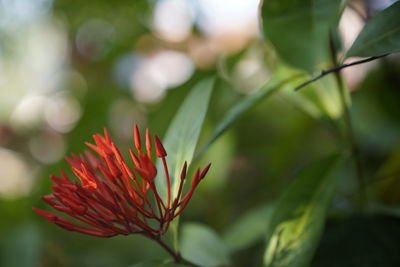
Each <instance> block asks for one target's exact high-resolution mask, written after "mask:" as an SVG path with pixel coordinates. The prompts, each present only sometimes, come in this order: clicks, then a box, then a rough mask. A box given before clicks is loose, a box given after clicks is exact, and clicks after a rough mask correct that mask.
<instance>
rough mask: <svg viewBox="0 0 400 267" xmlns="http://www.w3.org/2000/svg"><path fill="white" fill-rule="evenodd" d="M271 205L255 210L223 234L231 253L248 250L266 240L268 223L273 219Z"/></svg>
mask: <svg viewBox="0 0 400 267" xmlns="http://www.w3.org/2000/svg"><path fill="white" fill-rule="evenodd" d="M271 211H272V206H271V205H270V204H267V205H263V206H261V207H258V208H255V209H253V210H251V211H249V212H247V213H246V214H244V215H243V216H241V217H240V218H239V220H238V221H237V222H234V223H233V224H231V225H230V226H229V227H228V228H227V229H226V231H225V232H224V234H223V236H222V237H223V241H224V243H225V244H226V245H227V247H228V248H229V250H230V251H235V250H239V249H243V248H247V247H249V246H250V245H252V244H253V243H255V242H257V241H260V240H262V239H263V238H264V236H265V232H266V230H267V227H266V223H267V222H268V221H269V220H270V218H271Z"/></svg>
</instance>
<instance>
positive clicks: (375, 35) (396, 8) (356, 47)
mask: <svg viewBox="0 0 400 267" xmlns="http://www.w3.org/2000/svg"><path fill="white" fill-rule="evenodd" d="M399 14H400V2H396V3H394V4H393V5H391V6H390V7H388V8H386V9H384V10H383V11H381V12H379V13H377V14H376V15H375V16H374V17H372V18H371V19H370V20H369V21H368V22H367V24H365V26H364V28H363V29H362V31H361V33H360V34H359V35H358V37H357V39H356V40H355V41H354V43H353V45H352V46H351V48H350V49H349V51H348V52H347V57H352V56H359V57H370V56H380V55H384V54H389V53H395V52H398V51H400V15H399Z"/></svg>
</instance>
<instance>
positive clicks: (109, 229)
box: [33, 125, 211, 261]
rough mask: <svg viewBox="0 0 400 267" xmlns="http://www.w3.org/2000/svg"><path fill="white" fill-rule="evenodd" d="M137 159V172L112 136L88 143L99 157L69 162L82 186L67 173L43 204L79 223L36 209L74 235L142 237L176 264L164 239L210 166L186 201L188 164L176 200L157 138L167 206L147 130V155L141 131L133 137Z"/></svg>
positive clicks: (56, 180)
mask: <svg viewBox="0 0 400 267" xmlns="http://www.w3.org/2000/svg"><path fill="white" fill-rule="evenodd" d="M133 136H134V143H135V148H136V153H135V152H133V151H132V150H129V153H130V157H131V160H132V161H133V164H134V165H133V166H132V167H130V166H129V165H130V164H129V163H127V161H125V160H124V158H123V157H122V155H121V153H120V151H119V150H118V148H117V147H116V146H115V144H114V142H113V141H112V139H111V137H110V135H109V133H108V131H107V130H106V129H105V130H104V136H102V135H100V134H96V135H94V136H93V139H94V141H95V144H91V143H86V144H87V146H88V147H89V148H91V149H92V150H93V151H94V152H95V153H96V154H98V156H99V157H96V156H94V155H93V154H92V153H91V152H89V151H85V156H84V155H80V156H77V155H75V154H73V155H72V157H70V158H69V157H67V158H66V160H67V161H68V163H69V164H70V165H71V168H72V172H73V173H74V174H75V176H76V177H77V178H78V180H79V182H78V181H73V180H71V179H70V178H69V177H68V176H67V174H66V173H65V172H63V171H62V174H61V177H59V176H56V175H51V179H52V181H53V182H54V185H53V186H52V189H53V191H54V192H53V193H52V194H49V195H46V196H44V197H42V198H43V200H44V201H45V202H47V203H48V204H49V205H50V206H52V207H53V208H55V209H56V210H58V211H60V212H63V213H65V214H67V215H69V216H70V217H72V218H73V219H75V220H76V221H80V222H81V223H84V224H85V225H86V226H85V225H82V224H80V223H76V222H73V221H70V220H68V219H65V218H63V217H60V216H58V215H56V214H54V213H52V212H49V211H45V210H42V209H39V208H35V207H34V208H33V209H34V210H35V211H36V212H37V213H39V214H40V215H41V216H42V217H43V218H45V219H46V220H47V221H49V222H52V223H55V224H56V225H58V226H60V227H62V228H64V229H66V230H69V231H75V232H80V233H83V234H87V235H91V236H96V237H112V236H115V235H129V234H142V235H144V236H146V237H148V238H150V239H153V240H155V241H157V242H158V243H160V244H161V245H162V246H163V247H164V248H165V249H166V250H167V251H168V252H169V253H170V254H171V255H172V256H173V257H174V259H175V261H180V256H179V254H177V253H176V252H174V251H172V249H171V248H169V247H168V245H167V244H166V243H165V242H164V241H163V240H162V239H161V236H162V235H163V234H165V233H166V232H167V231H168V228H169V225H170V222H171V221H172V220H173V219H174V218H176V217H177V216H179V215H180V214H181V213H182V211H183V210H184V209H185V207H186V205H187V204H188V202H189V201H190V199H191V197H192V195H193V193H194V191H195V189H196V187H197V186H198V184H199V182H200V181H201V180H202V179H203V178H204V177H205V175H206V174H207V172H208V170H209V168H210V166H211V164H208V165H207V166H205V167H204V168H203V169H202V170H201V169H200V168H198V169H197V170H196V172H195V174H194V176H193V179H192V183H191V188H190V190H189V191H188V192H187V193H186V194H185V195H184V196H183V185H184V181H185V179H186V176H187V163H186V162H185V163H184V165H183V167H182V171H181V175H180V183H179V189H178V193H177V195H176V196H175V197H174V198H173V196H171V181H170V175H169V171H168V165H167V161H166V156H167V152H166V151H165V148H164V146H163V145H162V143H161V141H160V139H159V138H158V137H157V136H156V135H155V136H154V144H155V154H156V156H157V157H158V158H161V160H162V164H163V167H164V174H165V179H166V184H167V200H166V201H164V200H163V198H162V197H161V196H160V194H159V192H158V191H157V186H156V184H155V182H154V180H155V178H156V176H157V172H158V170H157V168H156V166H155V164H154V162H153V160H152V154H153V153H152V143H153V142H152V137H151V134H150V131H149V130H148V129H146V141H145V143H146V145H145V147H146V151H145V152H144V151H142V144H141V140H140V133H139V128H138V126H137V125H135V127H134V131H133Z"/></svg>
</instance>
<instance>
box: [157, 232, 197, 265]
mask: <svg viewBox="0 0 400 267" xmlns="http://www.w3.org/2000/svg"><path fill="white" fill-rule="evenodd" d="M152 239H153V240H154V241H156V242H157V243H158V244H159V245H160V246H161V247H162V248H164V249H165V250H166V251H167V252H168V254H170V255H171V257H172V258H173V259H174V262H175V263H184V264H186V265H189V266H193V267H197V266H198V265H196V264H194V263H193V262H190V261H188V260H186V259H184V258H182V256H181V254H180V253H179V252H178V251H174V250H173V249H172V248H170V247H169V246H168V244H167V243H165V242H164V241H163V240H162V239H161V237H154V238H152Z"/></svg>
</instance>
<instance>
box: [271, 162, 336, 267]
mask: <svg viewBox="0 0 400 267" xmlns="http://www.w3.org/2000/svg"><path fill="white" fill-rule="evenodd" d="M338 159H339V157H338V156H331V157H329V158H325V159H323V160H320V161H318V162H315V163H313V164H312V165H311V166H308V167H307V168H306V169H305V170H304V171H303V172H302V173H301V174H300V176H299V177H298V178H297V179H296V180H295V181H294V182H293V183H292V184H291V185H290V186H289V188H288V189H287V191H286V192H285V193H284V194H283V196H282V197H281V198H280V200H279V201H278V203H277V205H276V206H275V209H274V212H273V214H272V219H271V222H270V224H269V227H268V230H267V248H266V250H265V254H264V263H265V265H266V266H276V267H277V266H282V267H283V266H291V267H303V266H308V265H309V264H310V261H311V259H312V256H313V254H314V251H315V249H316V246H317V244H318V241H319V238H320V235H321V233H322V230H323V226H324V222H325V217H326V212H327V209H328V206H329V203H330V200H331V197H332V194H333V192H334V188H335V181H334V179H333V175H331V173H332V170H333V169H334V167H335V166H336V164H337V162H338Z"/></svg>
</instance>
